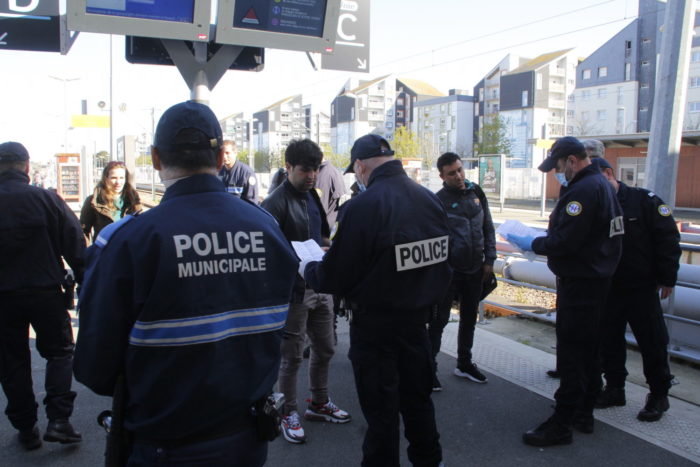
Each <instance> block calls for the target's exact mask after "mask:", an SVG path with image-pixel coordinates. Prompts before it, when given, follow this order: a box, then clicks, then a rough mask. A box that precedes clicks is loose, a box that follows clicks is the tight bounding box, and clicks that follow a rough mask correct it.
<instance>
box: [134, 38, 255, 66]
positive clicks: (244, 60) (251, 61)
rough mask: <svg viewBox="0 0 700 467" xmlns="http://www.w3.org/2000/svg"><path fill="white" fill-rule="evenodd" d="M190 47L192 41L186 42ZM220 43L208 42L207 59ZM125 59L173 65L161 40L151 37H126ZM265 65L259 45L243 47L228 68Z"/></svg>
mask: <svg viewBox="0 0 700 467" xmlns="http://www.w3.org/2000/svg"><path fill="white" fill-rule="evenodd" d="M186 44H187V47H188V48H190V49H192V42H186ZM221 47H222V45H221V44H216V43H214V42H209V43H208V44H207V61H208V60H210V59H211V58H212V57H213V56H214V54H216V52H217V51H218V50H219V48H221ZM125 54H126V61H127V62H129V63H138V64H141V65H174V62H173V59H172V58H171V57H170V54H169V53H168V51H167V49H166V48H165V46H164V45H163V42H162V41H160V40H158V39H153V38H151V37H133V36H127V37H126V47H125ZM264 67H265V49H263V48H260V47H244V48H243V50H242V51H241V53H240V54H239V55H238V57H236V59H235V60H234V61H233V63H232V64H231V65H230V66H229V67H228V69H229V70H243V71H262V70H263V68H264Z"/></svg>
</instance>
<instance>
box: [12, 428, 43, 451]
mask: <svg viewBox="0 0 700 467" xmlns="http://www.w3.org/2000/svg"><path fill="white" fill-rule="evenodd" d="M17 437H18V438H19V443H20V444H21V445H22V447H24V449H26V450H27V451H32V450H34V449H39V448H40V447H41V438H40V437H39V429H38V428H37V427H36V425H34V426H33V427H32V428H29V429H26V430H19V435H18V436H17Z"/></svg>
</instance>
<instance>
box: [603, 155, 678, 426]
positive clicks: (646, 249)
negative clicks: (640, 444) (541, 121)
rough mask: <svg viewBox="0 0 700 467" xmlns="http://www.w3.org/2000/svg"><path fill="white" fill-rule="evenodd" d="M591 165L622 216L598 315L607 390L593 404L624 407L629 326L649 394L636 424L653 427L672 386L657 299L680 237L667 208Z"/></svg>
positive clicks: (667, 287) (667, 282) (667, 283)
mask: <svg viewBox="0 0 700 467" xmlns="http://www.w3.org/2000/svg"><path fill="white" fill-rule="evenodd" d="M593 163H594V164H595V165H597V166H598V167H600V169H601V172H602V173H603V175H604V176H605V178H607V180H608V182H610V184H611V185H612V187H613V188H614V189H615V191H616V192H617V199H618V200H619V201H620V205H621V206H622V210H623V212H624V216H625V236H624V239H623V242H622V258H621V259H620V264H619V265H618V267H617V270H616V271H615V275H614V276H613V282H612V287H611V290H610V295H609V296H608V302H607V305H606V308H605V313H604V314H603V333H602V336H603V337H602V339H601V361H602V370H603V373H604V375H605V381H606V383H607V384H606V386H605V390H604V391H603V392H602V393H601V394H600V396H599V397H598V399H597V400H596V407H597V408H601V409H602V408H607V407H613V406H621V405H625V403H626V400H625V378H626V377H627V370H626V369H625V359H626V351H627V349H626V342H625V330H626V328H627V323H629V325H630V327H631V328H632V332H633V333H634V337H635V339H636V340H637V344H638V345H639V349H640V351H641V353H642V362H643V364H644V376H645V377H646V380H647V384H649V389H650V393H649V395H648V396H647V402H646V405H645V406H644V408H643V409H642V410H641V411H640V412H639V414H637V418H638V419H639V420H641V421H645V422H655V421H657V420H659V419H660V418H661V416H662V415H663V413H664V412H665V411H666V410H668V408H669V404H668V390H669V389H670V387H671V381H672V380H673V375H672V374H671V370H670V368H669V366H668V352H667V350H666V347H667V346H668V331H667V330H666V323H665V322H664V317H663V311H662V310H661V303H660V301H659V293H660V294H661V298H667V297H668V296H669V295H670V294H671V291H672V290H673V287H674V286H675V285H676V278H677V274H678V261H679V259H680V256H681V248H680V243H679V242H680V233H679V232H678V228H677V227H676V223H675V221H674V220H673V215H672V211H671V208H670V207H669V206H668V205H666V204H664V202H663V200H662V199H661V198H659V197H658V196H656V195H655V194H654V193H652V192H650V191H649V190H645V189H643V188H635V187H629V186H627V185H625V184H624V183H622V182H620V181H618V180H617V179H616V178H615V175H614V172H613V169H612V166H611V165H610V163H609V162H608V161H606V160H605V159H594V161H593Z"/></svg>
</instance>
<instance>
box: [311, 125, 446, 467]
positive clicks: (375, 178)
mask: <svg viewBox="0 0 700 467" xmlns="http://www.w3.org/2000/svg"><path fill="white" fill-rule="evenodd" d="M393 154H394V151H392V150H391V147H390V146H389V143H388V142H387V141H386V140H385V139H384V138H382V137H380V136H378V135H366V136H363V137H361V138H359V139H358V140H357V141H355V144H354V145H353V147H352V149H351V161H350V165H349V166H348V168H347V170H346V173H347V172H354V173H355V176H356V178H357V183H358V185H359V187H360V190H361V191H362V192H361V193H360V194H359V195H357V196H355V197H354V198H353V199H351V200H350V201H348V202H347V203H346V204H345V207H344V208H343V210H341V215H340V219H339V223H338V230H337V233H336V235H335V237H334V241H333V243H332V245H331V247H330V249H329V250H328V252H327V253H326V255H325V256H324V258H323V261H322V262H313V263H310V264H309V265H307V266H306V269H305V276H304V277H305V279H306V280H307V282H308V283H309V284H310V285H311V286H312V287H313V288H314V290H316V291H319V292H327V293H334V294H339V295H342V296H343V297H345V298H346V303H347V304H349V306H350V308H351V309H352V318H351V324H350V353H349V357H350V360H351V361H352V366H353V371H354V374H355V385H356V388H357V394H358V396H359V399H360V406H361V408H362V413H363V414H364V416H365V419H366V420H367V424H368V428H367V433H366V434H365V441H364V444H363V446H362V451H363V460H362V465H363V466H382V467H386V466H398V465H399V412H400V413H401V416H402V417H403V420H404V425H405V434H406V438H407V439H408V442H409V447H408V458H409V460H410V461H411V462H412V463H413V464H414V465H422V466H437V465H439V464H440V462H441V459H442V449H441V447H440V442H439V434H438V431H437V427H436V424H435V411H434V407H433V403H432V401H431V399H430V394H431V382H432V355H431V350H430V343H429V341H428V336H427V332H426V322H427V320H428V318H429V316H430V314H431V312H432V310H433V309H434V307H435V306H436V305H437V304H438V303H439V301H440V300H441V299H442V297H443V296H444V294H445V292H446V288H447V286H448V284H449V282H450V275H451V271H450V266H449V265H448V262H447V257H448V253H449V251H448V244H449V237H448V235H449V231H448V227H447V218H446V215H445V210H444V208H443V207H442V205H441V204H440V200H439V199H438V198H437V197H436V196H435V195H434V194H433V193H431V192H430V191H428V190H426V189H425V188H423V187H421V186H420V185H418V184H417V183H415V182H414V181H413V180H411V179H410V178H409V177H408V176H407V175H406V172H405V171H404V170H403V167H402V165H401V161H399V160H394V158H393ZM302 266H304V265H303V264H302Z"/></svg>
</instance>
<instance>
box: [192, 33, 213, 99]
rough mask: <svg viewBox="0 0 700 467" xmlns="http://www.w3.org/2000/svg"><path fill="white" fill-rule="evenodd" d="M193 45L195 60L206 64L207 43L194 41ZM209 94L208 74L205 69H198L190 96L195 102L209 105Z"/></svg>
mask: <svg viewBox="0 0 700 467" xmlns="http://www.w3.org/2000/svg"><path fill="white" fill-rule="evenodd" d="M192 47H193V48H194V59H195V62H197V63H198V64H200V65H206V63H207V43H206V42H193V43H192ZM202 68H203V67H202ZM209 94H210V91H209V80H208V79H207V74H206V73H205V71H204V70H203V69H201V70H198V71H197V72H196V74H195V76H194V83H193V84H192V89H191V90H190V98H191V99H192V100H193V101H195V102H199V103H200V104H204V105H209Z"/></svg>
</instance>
